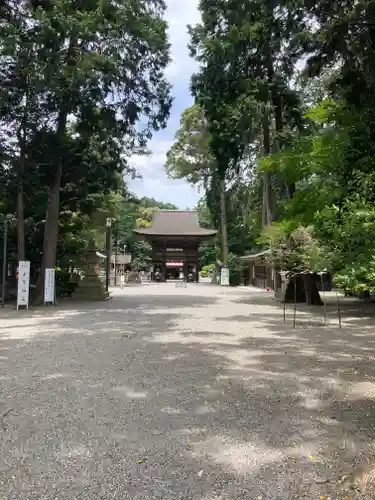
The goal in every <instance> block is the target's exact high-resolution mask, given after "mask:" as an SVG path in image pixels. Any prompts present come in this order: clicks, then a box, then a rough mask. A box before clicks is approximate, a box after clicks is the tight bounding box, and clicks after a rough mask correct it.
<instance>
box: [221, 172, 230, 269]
mask: <svg viewBox="0 0 375 500" xmlns="http://www.w3.org/2000/svg"><path fill="white" fill-rule="evenodd" d="M220 225H221V246H222V259H223V267H228V253H229V252H228V230H227V211H226V202H225V179H220Z"/></svg>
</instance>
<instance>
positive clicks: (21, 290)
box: [17, 260, 30, 309]
mask: <svg viewBox="0 0 375 500" xmlns="http://www.w3.org/2000/svg"><path fill="white" fill-rule="evenodd" d="M29 287H30V261H28V260H20V261H19V263H18V287H17V309H18V308H19V307H21V306H22V307H26V309H28V308H29Z"/></svg>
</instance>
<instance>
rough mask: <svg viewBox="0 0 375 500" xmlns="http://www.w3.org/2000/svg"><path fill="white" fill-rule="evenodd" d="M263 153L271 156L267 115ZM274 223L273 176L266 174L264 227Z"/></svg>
mask: <svg viewBox="0 0 375 500" xmlns="http://www.w3.org/2000/svg"><path fill="white" fill-rule="evenodd" d="M263 152H264V154H265V155H269V154H270V152H271V138H270V126H269V119H268V115H267V113H265V116H264V119H263ZM272 221H273V193H272V174H271V172H264V174H263V209H262V227H263V228H265V227H267V226H269V225H270V224H271V223H272Z"/></svg>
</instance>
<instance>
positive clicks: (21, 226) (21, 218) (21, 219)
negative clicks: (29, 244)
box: [17, 153, 26, 261]
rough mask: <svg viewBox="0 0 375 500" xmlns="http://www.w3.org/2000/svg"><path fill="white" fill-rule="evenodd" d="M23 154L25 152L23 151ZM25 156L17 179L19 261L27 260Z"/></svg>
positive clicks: (21, 161) (21, 159)
mask: <svg viewBox="0 0 375 500" xmlns="http://www.w3.org/2000/svg"><path fill="white" fill-rule="evenodd" d="M21 155H22V156H23V153H21ZM24 171H25V169H24V158H22V157H21V158H20V168H19V172H18V179H17V255H18V261H20V260H25V253H26V252H25V213H24V199H23V198H24V196H23V191H24Z"/></svg>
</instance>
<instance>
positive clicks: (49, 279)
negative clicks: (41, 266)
mask: <svg viewBox="0 0 375 500" xmlns="http://www.w3.org/2000/svg"><path fill="white" fill-rule="evenodd" d="M44 303H45V304H54V303H55V270H54V269H46V270H45V274H44Z"/></svg>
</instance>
